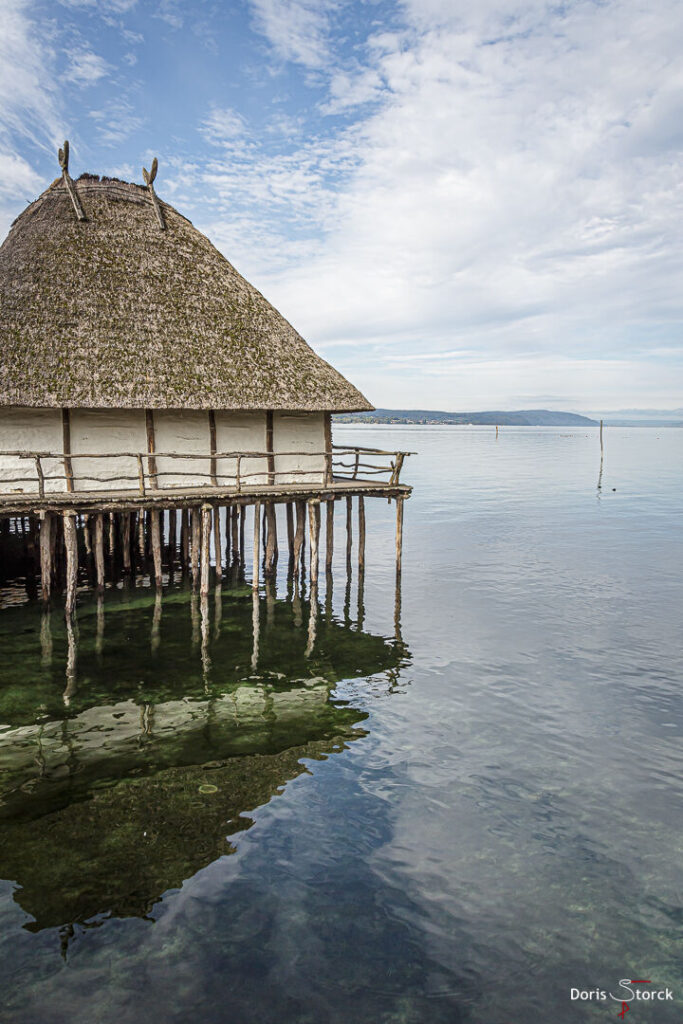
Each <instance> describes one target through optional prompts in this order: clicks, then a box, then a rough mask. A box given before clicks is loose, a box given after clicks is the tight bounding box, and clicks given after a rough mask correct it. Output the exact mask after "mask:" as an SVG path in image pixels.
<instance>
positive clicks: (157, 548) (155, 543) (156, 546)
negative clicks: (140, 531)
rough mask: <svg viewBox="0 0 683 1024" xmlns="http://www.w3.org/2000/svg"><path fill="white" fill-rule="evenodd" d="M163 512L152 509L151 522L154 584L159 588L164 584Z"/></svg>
mask: <svg viewBox="0 0 683 1024" xmlns="http://www.w3.org/2000/svg"><path fill="white" fill-rule="evenodd" d="M160 516H161V512H159V511H158V510H157V509H154V508H153V509H152V521H151V524H150V525H151V533H152V560H153V562H154V582H155V584H156V585H157V587H160V586H161V584H162V567H161V524H160V523H159V518H160Z"/></svg>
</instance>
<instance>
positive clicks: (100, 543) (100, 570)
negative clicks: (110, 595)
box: [95, 512, 104, 594]
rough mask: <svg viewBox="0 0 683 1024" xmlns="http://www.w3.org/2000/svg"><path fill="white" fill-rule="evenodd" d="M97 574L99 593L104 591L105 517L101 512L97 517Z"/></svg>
mask: <svg viewBox="0 0 683 1024" xmlns="http://www.w3.org/2000/svg"><path fill="white" fill-rule="evenodd" d="M95 574H96V578H97V592H98V594H101V593H102V591H103V590H104V517H103V515H102V513H101V512H98V513H97V515H96V516H95Z"/></svg>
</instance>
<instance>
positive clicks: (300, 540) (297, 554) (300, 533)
mask: <svg viewBox="0 0 683 1024" xmlns="http://www.w3.org/2000/svg"><path fill="white" fill-rule="evenodd" d="M305 534H306V502H305V501H297V503H296V533H295V534H294V575H295V576H296V575H297V574H298V572H299V565H300V563H301V549H302V547H303V544H304V539H305Z"/></svg>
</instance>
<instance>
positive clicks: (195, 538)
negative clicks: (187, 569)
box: [190, 508, 202, 585]
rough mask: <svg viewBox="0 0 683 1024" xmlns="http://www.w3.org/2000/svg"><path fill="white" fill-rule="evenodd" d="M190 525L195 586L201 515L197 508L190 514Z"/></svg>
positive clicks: (191, 560)
mask: <svg viewBox="0 0 683 1024" xmlns="http://www.w3.org/2000/svg"><path fill="white" fill-rule="evenodd" d="M190 523H191V526H192V535H191V550H190V562H191V569H192V582H193V584H195V585H196V583H197V578H198V574H199V548H200V545H201V532H202V530H201V513H200V510H199V509H198V508H193V509H192V510H191V512H190Z"/></svg>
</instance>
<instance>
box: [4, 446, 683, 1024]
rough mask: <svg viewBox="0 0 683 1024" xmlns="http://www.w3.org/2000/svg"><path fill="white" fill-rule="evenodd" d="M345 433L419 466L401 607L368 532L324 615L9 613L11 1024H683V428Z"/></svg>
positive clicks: (181, 598)
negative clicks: (634, 991)
mask: <svg viewBox="0 0 683 1024" xmlns="http://www.w3.org/2000/svg"><path fill="white" fill-rule="evenodd" d="M335 435H336V436H335V440H336V441H340V442H349V443H360V444H369V445H373V446H377V447H386V448H391V449H396V448H403V449H409V450H411V451H414V452H417V453H418V454H417V455H416V456H413V457H411V458H410V459H408V460H407V462H406V466H405V470H404V476H405V479H406V481H407V482H410V483H412V484H413V485H414V488H415V490H414V494H413V497H412V498H411V499H410V501H408V502H407V503H406V511H405V529H404V563H403V578H402V592H401V602H400V607H397V606H396V601H395V598H396V593H395V575H394V561H393V558H394V511H393V507H392V508H389V507H388V506H387V504H386V503H385V502H383V501H380V500H368V501H367V502H366V507H367V520H368V540H367V551H366V562H367V565H366V570H365V577H364V580H363V586H362V588H361V592H360V593H359V588H358V583H359V581H358V573H357V570H356V567H355V565H354V569H353V576H352V578H351V580H348V579H347V575H346V570H345V563H344V551H343V542H344V521H343V516H342V515H341V514H339V513H338V515H337V537H336V555H335V565H334V574H333V589H332V591H331V592H330V591H329V589H327V588H326V585H325V579H324V573H323V575H322V577H321V584H320V592H319V595H318V599H317V601H316V602H315V606H314V609H313V614H312V609H311V602H310V595H309V594H308V592H307V590H306V588H304V589H303V591H302V590H301V589H300V588H298V587H297V588H294V587H293V584H292V581H291V580H289V581H288V579H287V565H286V558H283V557H282V552H281V557H280V571H279V576H278V581H277V587H276V589H275V590H274V591H273V590H272V588H271V590H270V592H269V593H266V591H265V590H264V589H263V588H262V590H261V595H260V599H259V601H258V603H257V606H256V607H255V606H254V604H253V603H252V596H251V593H250V590H249V587H248V586H247V585H245V583H244V581H242V580H240V579H239V577H238V576H235V577H231V576H228V578H226V580H225V581H224V583H223V587H222V589H221V591H220V593H219V595H218V597H217V596H216V595H215V594H212V595H211V598H210V600H209V603H208V606H202V605H201V602H199V601H198V599H197V598H196V597H194V596H193V595H192V594H191V592H190V591H189V590H188V589H187V588H186V586H185V585H184V584H183V583H182V582H178V581H177V580H176V581H174V582H173V583H172V584H171V583H169V585H168V586H167V587H166V588H165V593H164V596H163V599H162V600H161V601H160V602H159V601H157V602H155V598H154V593H153V590H151V589H149V588H148V587H138V588H137V589H135V590H132V591H131V590H125V589H115V590H110V591H108V592H107V595H106V599H105V601H104V604H103V605H102V606H100V607H99V608H98V607H97V604H96V602H95V601H94V598H93V597H92V596H90V595H88V594H85V593H84V594H83V595H82V597H81V599H80V604H79V615H78V625H77V628H76V629H75V630H74V632H73V634H72V635H71V636H70V635H68V634H67V632H66V629H65V626H64V623H63V620H62V617H61V612H60V609H59V607H58V606H56V607H55V608H54V609H53V611H52V614H51V616H50V618H49V619H48V618H46V617H45V616H41V609H40V606H39V605H38V604H37V603H30V602H29V603H26V602H25V603H15V604H12V605H10V606H8V607H5V608H3V609H2V611H0V643H1V644H2V655H3V656H2V662H1V663H0V723H2V725H1V726H0V793H1V795H2V803H1V804H0V828H1V832H0V877H1V878H2V879H4V881H2V882H0V979H1V981H2V989H1V990H2V1009H0V1020H2V1021H3V1022H4V1021H11V1022H12V1024H35V1022H37V1021H40V1022H41V1024H62V1022H69V1024H80V1022H83V1024H85V1022H88V1024H90V1022H92V1021H97V1022H98V1024H138V1022H145V1024H147V1022H149V1021H163V1022H176V1021H177V1022H181V1021H182V1022H187V1021H189V1020H192V1021H193V1022H194V1024H227V1022H233V1021H234V1022H239V1024H250V1022H254V1024H256V1022H259V1024H264V1022H265V1024H270V1022H273V1024H275V1022H277V1024H288V1022H292V1024H294V1022H297V1024H304V1022H305V1024H309V1022H316V1024H317V1022H321V1021H324V1022H335V1024H336V1022H339V1024H341V1022H344V1024H348V1022H351V1021H352V1022H358V1024H377V1022H401V1024H404V1022H405V1024H422V1022H429V1024H433V1022H434V1024H441V1022H443V1024H458V1022H468V1024H527V1022H528V1024H535V1022H541V1021H555V1022H559V1024H565V1022H567V1024H569V1022H574V1021H581V1022H583V1021H590V1022H592V1021H601V1020H605V1021H606V1020H610V1019H617V1013H618V1012H619V1011H620V1009H621V1003H620V1002H615V1001H611V1000H610V999H609V996H608V998H607V999H606V1000H605V1001H598V1002H595V1001H592V1002H585V1001H580V1000H574V1001H572V999H571V997H570V996H571V990H572V988H574V989H581V990H591V989H599V990H604V991H605V992H606V993H609V992H611V993H612V994H615V995H621V994H623V993H624V991H625V990H623V989H620V988H619V981H620V979H648V980H649V981H650V985H649V986H647V985H642V986H641V988H642V989H644V990H647V989H656V990H663V989H665V988H666V987H668V988H669V989H671V990H672V992H673V996H674V999H673V1001H663V1002H657V1004H656V1005H651V1004H650V1003H649V1002H644V1001H640V1000H639V1001H637V1002H636V1001H634V1002H632V1003H630V1006H629V1012H628V1014H627V1016H626V1020H627V1021H631V1022H633V1024H637V1022H639V1021H652V1022H655V1021H656V1022H662V1024H664V1022H674V1021H675V1022H680V1021H681V1020H682V1019H683V972H682V970H681V958H680V953H681V949H680V928H681V923H682V922H683V897H682V873H681V864H682V862H683V861H682V856H681V846H682V839H681V836H682V830H681V824H682V816H681V795H682V791H683V786H682V784H681V774H680V771H681V681H682V680H683V654H682V649H681V639H680V638H681V621H682V619H683V595H682V588H681V565H682V564H683V517H682V513H683V430H674V429H669V430H666V429H662V430H655V429H626V428H624V429H620V428H613V429H609V430H607V431H606V436H605V458H604V466H603V471H602V479H601V487H600V489H598V477H599V472H600V451H599V443H598V438H597V433H596V431H595V429H592V430H586V429H583V430H580V429H576V428H566V429H560V430H558V429H554V428H553V429H551V428H544V429H529V428H518V429H515V428H501V430H500V434H499V437H498V439H496V437H495V431H494V429H493V428H450V427H443V428H441V427H414V428H413V427H364V428H359V427H344V428H337V430H336V431H335ZM340 512H341V510H340ZM328 583H329V581H328ZM20 594H21V591H19V590H14V589H13V588H12V587H6V588H5V591H4V598H5V603H6V604H7V603H8V602H17V601H18V599H19V595H20ZM255 625H256V630H255ZM622 1019H623V1018H622Z"/></svg>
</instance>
